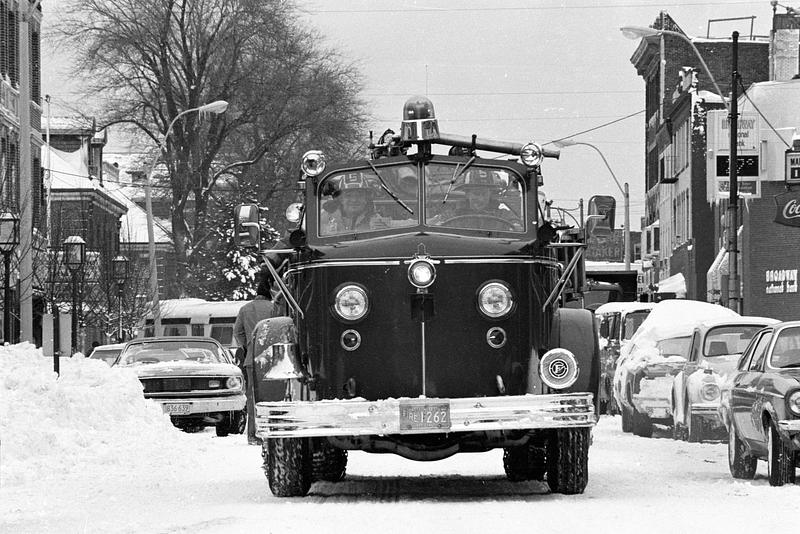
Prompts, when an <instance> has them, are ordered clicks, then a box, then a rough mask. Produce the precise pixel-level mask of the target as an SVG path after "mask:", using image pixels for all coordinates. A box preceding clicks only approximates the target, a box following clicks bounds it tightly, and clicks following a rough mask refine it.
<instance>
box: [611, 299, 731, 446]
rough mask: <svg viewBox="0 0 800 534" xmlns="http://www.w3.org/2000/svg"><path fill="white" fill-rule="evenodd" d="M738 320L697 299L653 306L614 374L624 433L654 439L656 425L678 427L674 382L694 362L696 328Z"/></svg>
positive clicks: (662, 302)
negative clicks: (672, 397) (690, 358)
mask: <svg viewBox="0 0 800 534" xmlns="http://www.w3.org/2000/svg"><path fill="white" fill-rule="evenodd" d="M732 317H739V314H737V313H736V312H734V311H733V310H730V309H728V308H724V307H722V306H718V305H715V304H709V303H706V302H700V301H694V300H683V299H679V300H664V301H661V302H659V303H657V304H656V305H655V306H654V307H653V309H652V310H651V312H650V314H649V315H648V316H647V319H645V320H644V322H643V323H642V325H641V326H640V327H639V329H638V330H637V332H636V334H635V335H634V336H633V338H632V339H631V340H630V342H629V343H628V344H626V345H625V346H624V347H623V348H622V350H621V352H620V357H619V359H618V361H617V367H616V370H615V372H614V384H613V387H614V400H615V402H616V403H617V406H618V408H619V410H620V413H621V414H622V430H623V431H624V432H633V433H634V434H636V435H637V436H642V437H650V436H652V434H653V424H661V425H666V426H669V425H671V424H672V412H671V406H670V395H671V392H672V382H673V377H674V375H676V374H677V373H678V372H679V371H680V370H681V368H682V367H683V365H684V363H685V362H686V360H687V358H688V355H689V345H690V343H691V338H692V333H693V331H694V328H695V326H697V325H698V324H699V323H701V322H702V321H704V320H708V319H713V318H732Z"/></svg>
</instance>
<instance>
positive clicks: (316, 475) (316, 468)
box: [312, 438, 347, 482]
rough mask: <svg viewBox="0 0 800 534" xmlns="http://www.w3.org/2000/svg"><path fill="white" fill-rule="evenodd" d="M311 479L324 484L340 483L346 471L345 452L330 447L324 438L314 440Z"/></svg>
mask: <svg viewBox="0 0 800 534" xmlns="http://www.w3.org/2000/svg"><path fill="white" fill-rule="evenodd" d="M312 446H313V447H314V453H313V457H312V478H313V479H314V480H324V481H326V482H341V481H342V480H344V477H345V474H346V471H347V451H346V450H343V449H338V448H336V447H334V446H333V445H331V444H330V443H329V442H328V440H327V439H325V438H314V439H313V441H312Z"/></svg>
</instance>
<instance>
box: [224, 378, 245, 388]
mask: <svg viewBox="0 0 800 534" xmlns="http://www.w3.org/2000/svg"><path fill="white" fill-rule="evenodd" d="M225 387H226V388H227V389H242V379H241V378H239V377H238V376H231V377H229V378H228V380H227V381H226V382H225Z"/></svg>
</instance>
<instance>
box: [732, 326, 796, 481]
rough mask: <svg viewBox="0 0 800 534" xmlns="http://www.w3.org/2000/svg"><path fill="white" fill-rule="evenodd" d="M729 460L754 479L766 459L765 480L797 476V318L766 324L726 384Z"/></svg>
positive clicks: (735, 472)
mask: <svg viewBox="0 0 800 534" xmlns="http://www.w3.org/2000/svg"><path fill="white" fill-rule="evenodd" d="M729 396H730V398H729V401H728V410H729V411H730V414H729V428H728V464H729V466H730V470H731V474H732V475H733V477H734V478H745V479H752V478H753V477H754V476H755V472H756V463H757V461H758V460H766V462H767V473H768V474H769V483H770V485H772V486H782V485H783V484H786V483H791V482H794V481H795V469H796V467H797V464H798V458H799V457H800V454H798V451H800V321H790V322H783V323H778V324H775V325H771V326H768V327H766V328H764V329H762V330H760V331H759V332H757V333H756V334H755V335H754V336H753V339H752V341H751V342H750V344H749V345H748V346H747V349H746V350H745V352H744V354H742V358H741V359H740V360H739V364H738V366H737V373H736V374H735V375H734V376H733V379H732V381H731V383H730V391H729Z"/></svg>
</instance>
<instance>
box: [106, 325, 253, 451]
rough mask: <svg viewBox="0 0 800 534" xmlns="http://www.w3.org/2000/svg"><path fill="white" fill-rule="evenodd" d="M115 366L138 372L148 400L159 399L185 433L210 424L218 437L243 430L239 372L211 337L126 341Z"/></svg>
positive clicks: (239, 432)
mask: <svg viewBox="0 0 800 534" xmlns="http://www.w3.org/2000/svg"><path fill="white" fill-rule="evenodd" d="M115 365H117V366H119V367H126V368H129V369H132V370H133V371H135V372H136V374H137V375H138V376H139V381H140V382H141V383H142V386H143V388H144V396H145V398H147V399H152V400H153V401H155V402H157V403H159V404H160V405H161V407H162V409H163V410H164V413H167V414H169V416H170V419H171V420H172V423H173V424H174V425H175V426H176V427H178V428H180V429H182V430H186V431H192V430H197V429H199V428H203V427H206V426H214V427H215V429H216V433H217V435H218V436H220V437H223V436H227V435H228V434H230V433H237V434H241V433H242V432H244V428H245V421H246V418H245V394H244V378H243V376H242V371H241V369H239V367H237V366H236V365H235V364H233V363H232V361H231V359H230V353H229V352H228V350H227V349H226V348H225V347H223V346H222V345H221V344H220V343H219V342H218V341H217V340H216V339H213V338H210V337H195V336H167V337H149V338H141V339H134V340H131V341H129V342H127V343H126V344H125V346H124V347H123V349H122V351H121V352H120V354H119V357H118V358H117V361H116V363H115Z"/></svg>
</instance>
